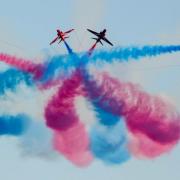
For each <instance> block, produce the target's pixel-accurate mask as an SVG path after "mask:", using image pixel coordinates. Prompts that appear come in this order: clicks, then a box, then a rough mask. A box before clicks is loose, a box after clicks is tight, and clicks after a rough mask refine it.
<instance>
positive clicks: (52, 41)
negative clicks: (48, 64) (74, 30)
mask: <svg viewBox="0 0 180 180" xmlns="http://www.w3.org/2000/svg"><path fill="white" fill-rule="evenodd" d="M58 39H59V37H56V38H55V39H54V40H53V41H52V42H51V43H50V45H51V44H53V43H55V42H56V41H57V40H58Z"/></svg>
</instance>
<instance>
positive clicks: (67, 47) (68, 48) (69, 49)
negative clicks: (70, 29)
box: [64, 41, 73, 54]
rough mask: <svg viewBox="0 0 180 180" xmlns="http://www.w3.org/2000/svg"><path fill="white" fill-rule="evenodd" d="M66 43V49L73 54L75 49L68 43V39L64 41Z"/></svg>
mask: <svg viewBox="0 0 180 180" xmlns="http://www.w3.org/2000/svg"><path fill="white" fill-rule="evenodd" d="M64 44H65V46H66V49H67V51H68V53H69V54H73V50H72V49H71V48H70V46H69V45H68V43H67V42H66V41H64Z"/></svg>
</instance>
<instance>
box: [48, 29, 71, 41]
mask: <svg viewBox="0 0 180 180" xmlns="http://www.w3.org/2000/svg"><path fill="white" fill-rule="evenodd" d="M72 31H74V29H71V30H69V31H66V32H62V31H60V30H59V29H57V37H56V38H55V39H54V40H53V41H52V42H51V43H50V45H51V44H53V43H55V42H56V41H57V40H59V39H60V41H59V43H60V42H61V41H64V40H65V39H67V38H69V37H66V35H67V34H69V33H70V32H72Z"/></svg>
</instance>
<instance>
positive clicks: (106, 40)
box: [102, 37, 113, 46]
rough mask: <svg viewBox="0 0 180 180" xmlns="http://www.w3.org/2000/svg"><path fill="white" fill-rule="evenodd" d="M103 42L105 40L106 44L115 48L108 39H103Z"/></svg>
mask: <svg viewBox="0 0 180 180" xmlns="http://www.w3.org/2000/svg"><path fill="white" fill-rule="evenodd" d="M102 40H104V41H105V42H107V43H108V44H110V45H111V46H113V44H112V43H111V42H110V41H109V40H108V39H106V38H105V37H104V38H102Z"/></svg>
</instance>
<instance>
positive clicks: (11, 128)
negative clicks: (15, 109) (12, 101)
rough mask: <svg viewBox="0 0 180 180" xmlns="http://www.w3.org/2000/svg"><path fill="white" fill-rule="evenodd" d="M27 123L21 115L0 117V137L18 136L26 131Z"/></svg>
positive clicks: (26, 118)
mask: <svg viewBox="0 0 180 180" xmlns="http://www.w3.org/2000/svg"><path fill="white" fill-rule="evenodd" d="M29 122H30V121H29V119H28V117H27V116H25V115H23V114H19V115H17V116H10V115H4V116H0V135H9V136H10V135H11V136H20V135H22V134H23V133H24V132H25V131H26V130H27V128H28V125H29Z"/></svg>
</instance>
